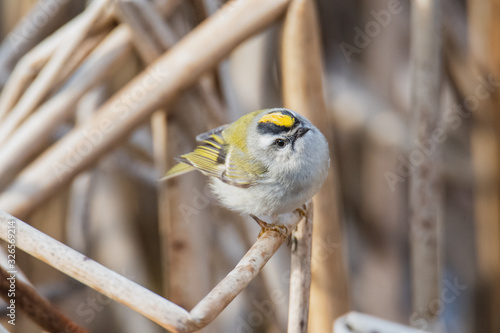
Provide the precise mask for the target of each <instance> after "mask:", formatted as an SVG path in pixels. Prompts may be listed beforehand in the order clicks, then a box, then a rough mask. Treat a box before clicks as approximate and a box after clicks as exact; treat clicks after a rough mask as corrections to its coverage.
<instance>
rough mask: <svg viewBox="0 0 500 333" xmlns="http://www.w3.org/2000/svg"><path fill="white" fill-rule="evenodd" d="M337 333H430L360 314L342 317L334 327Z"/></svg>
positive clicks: (351, 313)
mask: <svg viewBox="0 0 500 333" xmlns="http://www.w3.org/2000/svg"><path fill="white" fill-rule="evenodd" d="M334 332H335V333H351V332H356V333H372V332H382V333H389V332H398V333H428V332H427V331H422V330H418V329H415V328H412V327H408V326H405V325H401V324H398V323H393V322H390V321H388V320H384V319H381V318H377V317H374V316H370V315H367V314H364V313H359V312H349V313H348V314H346V315H344V316H342V317H340V318H339V319H338V320H337V321H336V322H335V325H334Z"/></svg>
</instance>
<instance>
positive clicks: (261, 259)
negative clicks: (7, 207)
mask: <svg viewBox="0 0 500 333" xmlns="http://www.w3.org/2000/svg"><path fill="white" fill-rule="evenodd" d="M308 209H309V208H308ZM300 221H301V217H300V216H299V214H296V213H289V214H284V215H280V216H279V217H278V218H277V221H276V223H279V224H282V225H285V226H286V227H287V228H288V230H289V231H291V230H293V229H295V228H296V226H297V224H298V223H299V222H300ZM10 227H13V228H15V230H16V238H15V243H16V247H17V248H19V249H21V250H23V251H25V252H27V253H28V254H30V255H32V256H34V257H35V258H38V259H39V260H41V261H43V262H45V263H47V264H49V265H50V266H52V267H54V268H56V269H58V270H60V271H61V272H63V273H65V274H67V275H68V276H71V277H72V278H74V279H76V280H78V281H80V282H82V283H83V284H86V285H87V286H89V287H91V288H93V289H95V290H97V291H99V292H100V293H102V294H104V295H106V296H108V297H110V298H111V299H113V300H115V301H117V302H120V303H122V304H124V305H126V306H128V307H130V308H131V309H133V310H135V311H137V312H139V313H141V314H143V315H144V316H146V317H147V318H149V319H151V320H152V321H154V322H156V323H158V324H159V325H161V326H162V327H164V328H166V329H169V330H171V331H173V332H193V331H195V330H198V329H200V328H202V327H204V326H206V325H208V324H209V323H210V322H211V321H212V320H214V319H215V317H217V315H218V314H219V313H220V312H221V311H222V310H224V308H225V307H226V306H227V305H228V304H229V303H230V302H231V301H232V300H233V299H234V298H235V297H236V296H237V295H238V294H239V293H240V292H241V291H242V290H243V289H244V288H245V287H246V286H248V284H249V283H250V282H251V281H252V279H253V278H255V276H256V275H257V274H258V273H259V272H260V270H261V269H262V268H263V266H264V265H265V264H266V263H267V261H268V260H269V259H270V258H271V257H272V256H273V255H274V253H275V252H276V251H277V250H278V248H279V247H280V246H281V245H282V244H283V242H284V240H285V237H283V236H282V235H280V234H279V233H277V232H276V231H272V230H270V231H266V232H265V233H264V234H262V235H261V237H259V238H258V239H257V241H256V242H255V244H254V245H253V246H252V247H251V248H250V249H249V250H248V252H247V254H246V255H245V256H244V257H243V258H242V259H241V260H240V262H239V263H238V264H237V265H236V267H235V268H234V269H233V270H232V271H231V272H230V273H229V274H228V275H227V276H226V277H225V278H224V279H223V280H222V281H221V282H220V283H219V284H218V285H217V286H216V287H215V288H214V289H213V290H212V291H211V292H210V293H209V294H208V295H207V296H206V297H205V298H203V299H202V300H201V301H200V302H199V303H198V304H197V305H196V306H195V307H194V308H193V309H192V311H191V312H190V313H188V312H187V311H186V310H184V309H182V308H181V307H179V306H177V305H175V304H174V303H172V302H170V301H168V300H166V299H164V298H162V297H160V296H158V295H157V294H155V293H153V292H151V291H150V290H148V289H146V288H144V287H142V286H140V285H138V284H136V283H135V282H133V281H130V280H128V279H126V278H125V277H123V276H121V275H119V274H117V273H115V272H113V271H111V270H109V269H107V268H106V267H104V266H102V265H101V264H99V263H97V262H95V261H93V260H92V259H90V258H88V257H86V256H84V255H82V254H80V253H78V252H77V251H75V250H73V249H71V248H69V247H68V246H66V245H64V244H62V243H60V242H59V241H57V240H55V239H53V238H51V237H49V236H48V235H46V234H44V233H42V232H40V231H38V230H37V229H35V228H33V227H31V226H30V225H28V224H26V223H24V222H23V221H21V220H19V219H16V218H15V217H13V216H11V215H9V214H7V213H5V212H3V211H0V238H2V239H4V240H8V239H9V238H8V229H9V228H10Z"/></svg>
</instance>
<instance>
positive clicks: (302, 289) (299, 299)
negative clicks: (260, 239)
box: [287, 207, 313, 333]
mask: <svg viewBox="0 0 500 333" xmlns="http://www.w3.org/2000/svg"><path fill="white" fill-rule="evenodd" d="M306 214H307V216H306V218H305V219H304V220H303V221H302V223H299V224H298V226H297V230H296V231H294V232H293V233H292V261H291V273H290V304H289V305H288V330H287V333H306V332H307V327H308V322H309V298H310V289H311V251H312V233H313V224H312V221H313V209H312V207H309V209H308V210H307V211H306Z"/></svg>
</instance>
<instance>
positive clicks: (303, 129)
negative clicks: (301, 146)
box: [295, 127, 310, 138]
mask: <svg viewBox="0 0 500 333" xmlns="http://www.w3.org/2000/svg"><path fill="white" fill-rule="evenodd" d="M309 130H310V128H309V127H301V128H299V129H298V130H297V132H295V137H296V138H301V137H303V136H304V135H305V134H306V133H307V132H309Z"/></svg>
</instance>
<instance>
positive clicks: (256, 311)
mask: <svg viewBox="0 0 500 333" xmlns="http://www.w3.org/2000/svg"><path fill="white" fill-rule="evenodd" d="M240 1H241V0H239V1H234V2H232V3H227V4H226V6H232V7H234V8H233V9H234V10H235V11H237V10H238V6H239V2H240ZM273 1H274V0H273ZM273 1H269V3H272V2H273ZM241 2H244V1H241ZM246 2H247V3H248V1H246ZM274 2H281V3H283V4H284V5H283V6H282V8H281V9H280V10H275V11H274V12H273V13H274V14H269V15H268V16H266V17H265V18H263V19H262V22H266V23H267V22H269V23H270V24H267V25H265V24H264V23H262V26H264V25H265V26H266V28H265V29H262V28H259V29H258V30H259V32H258V33H257V34H255V35H251V36H249V37H248V38H244V39H245V40H244V42H243V43H241V44H240V45H238V46H237V47H236V48H234V49H231V48H230V47H221V51H217V52H219V53H217V55H214V56H212V55H206V54H205V48H207V45H208V48H209V46H210V45H211V44H213V43H219V42H220V43H223V42H224V41H221V40H223V39H224V38H226V39H227V40H228V43H232V39H231V38H232V37H231V35H230V33H231V30H238V25H237V24H236V25H228V26H227V30H228V33H227V35H226V34H224V33H221V34H220V35H218V34H217V35H216V34H214V35H210V38H207V39H206V40H203V41H201V40H200V41H198V42H199V45H198V46H197V49H196V48H192V49H191V50H197V51H196V52H192V53H185V54H177V58H176V59H177V61H178V65H179V67H182V66H184V63H183V61H184V58H183V57H185V59H186V60H185V61H186V62H189V63H197V62H196V61H197V60H196V59H197V58H200V59H202V60H200V63H202V62H204V63H202V64H201V65H200V66H199V67H196V68H195V69H194V70H193V72H192V73H191V72H190V71H189V70H186V72H185V73H184V74H182V76H181V79H179V80H182V82H181V83H179V84H176V83H175V82H174V83H172V87H173V88H172V89H170V90H168V94H165V95H162V94H159V95H157V96H156V95H155V96H151V97H149V96H150V95H148V88H147V87H148V84H149V85H152V86H153V87H154V86H155V84H157V83H156V82H155V80H158V81H162V82H163V81H168V80H170V79H169V77H170V76H169V75H170V74H171V73H173V72H175V71H176V68H172V69H170V68H155V67H150V69H148V71H149V72H151V73H152V74H151V75H152V77H153V79H152V80H153V81H152V82H143V86H145V87H146V89H143V90H140V89H136V90H128V92H132V94H129V95H123V96H121V97H120V95H119V94H120V93H121V92H123V91H126V89H129V87H132V88H133V87H134V85H137V84H138V83H140V80H141V78H142V77H139V79H137V78H136V77H137V76H138V75H139V73H141V72H143V71H144V70H145V69H146V67H147V66H148V65H150V64H155V61H156V60H157V59H158V58H159V57H161V56H162V55H164V54H166V53H168V52H169V50H170V48H172V47H173V48H175V47H176V46H177V44H178V43H180V44H182V43H183V42H184V40H183V38H184V37H185V36H187V35H189V34H190V33H191V31H193V29H195V28H197V27H198V28H197V29H202V28H203V24H202V22H203V21H204V20H205V19H206V18H207V17H208V16H211V15H212V16H214V17H213V18H214V19H218V20H224V19H226V17H225V16H224V15H221V14H219V13H218V12H217V10H218V8H219V7H221V6H223V5H224V3H225V2H224V1H219V0H188V1H187V0H184V1H174V0H154V1H148V0H123V1H118V2H116V1H109V2H108V1H102V2H101V4H100V5H99V4H98V3H97V1H94V2H93V4H92V5H89V3H90V2H89V3H87V2H85V1H77V0H71V1H68V0H40V1H35V0H16V1H14V0H0V36H1V37H2V43H1V45H0V93H1V94H0V189H1V190H2V193H1V194H0V209H2V210H5V211H6V212H8V213H10V214H12V215H14V216H16V217H19V218H22V219H24V221H26V222H29V223H30V224H31V225H32V226H34V227H35V228H37V229H39V230H41V231H43V232H44V233H46V234H48V235H50V236H51V237H54V238H56V239H58V240H60V241H61V242H63V243H65V244H67V245H69V246H70V247H72V248H74V249H75V250H77V251H80V252H81V253H84V254H85V255H87V256H89V257H90V258H92V259H94V260H96V261H98V262H100V263H102V264H103V265H104V266H106V267H109V268H111V269H113V270H114V271H116V272H117V273H119V274H122V275H123V276H125V277H127V278H129V279H132V280H134V281H136V282H138V283H139V284H141V285H143V286H145V287H147V288H148V289H150V290H153V291H154V292H156V293H158V294H160V295H162V296H165V297H166V298H167V299H169V300H171V301H173V302H175V303H176V304H178V305H180V306H182V307H184V308H186V309H188V310H190V309H191V308H192V307H193V306H194V305H196V303H197V302H198V301H199V300H200V299H202V298H203V297H204V296H205V295H206V294H207V293H208V292H209V291H210V290H211V289H212V288H213V287H214V286H215V285H216V284H217V283H218V282H219V281H220V280H221V279H222V278H224V276H226V274H227V273H228V272H229V271H230V270H231V269H232V268H233V267H234V266H235V264H236V263H237V262H238V261H239V260H240V259H241V257H242V256H243V255H244V254H245V252H246V251H247V250H248V248H249V247H250V246H251V244H253V242H254V241H255V237H256V235H257V234H258V227H257V225H256V224H255V223H254V222H252V221H251V220H248V219H247V218H243V217H240V216H238V215H236V214H233V213H231V212H229V211H227V210H225V209H223V208H220V207H218V206H217V203H216V201H215V200H214V198H213V197H211V196H210V194H209V191H208V188H207V186H206V179H205V178H204V177H203V176H201V175H199V174H197V173H192V174H189V175H185V176H182V177H181V178H178V179H175V180H173V181H171V182H168V183H158V181H157V180H158V179H159V177H161V175H162V174H163V173H164V172H165V170H166V169H168V168H169V167H170V166H172V165H173V163H174V160H173V157H175V156H177V155H178V154H180V153H184V152H187V151H188V150H190V149H192V148H193V147H194V145H195V141H194V138H195V136H196V135H197V134H199V133H201V132H204V131H207V130H209V129H211V128H213V127H216V126H219V125H221V124H224V123H227V122H230V121H234V120H235V119H237V118H238V117H240V116H241V115H243V114H245V113H247V112H250V111H253V110H256V109H261V108H268V107H279V106H282V105H285V106H287V104H291V105H293V102H290V100H291V99H293V96H288V97H287V95H286V94H285V100H284V99H283V97H282V96H283V94H284V93H283V90H282V88H283V86H284V84H285V83H286V80H287V79H289V78H290V79H292V80H293V78H294V76H295V75H299V74H298V72H295V71H294V69H293V66H286V65H285V64H284V62H285V63H286V61H285V60H286V58H287V57H288V56H293V55H291V54H286V53H283V52H282V51H283V50H286V47H285V44H286V42H287V41H286V40H283V38H285V39H286V38H288V39H293V35H290V34H289V35H288V37H286V34H284V33H283V22H284V18H285V16H284V14H285V10H286V8H285V3H288V2H289V1H285V0H279V1H274ZM292 2H294V1H292ZM296 2H300V1H296ZM306 2H308V3H310V2H311V1H306ZM312 3H314V4H315V6H316V8H317V13H318V21H319V28H320V29H319V30H318V34H319V36H318V35H316V36H317V37H319V38H320V46H321V48H322V57H323V64H322V67H318V68H322V71H323V75H322V77H323V86H322V85H321V83H320V84H319V85H316V86H315V88H314V89H316V92H319V95H318V96H320V97H319V98H321V91H322V92H323V94H324V101H325V103H326V105H323V106H321V105H319V106H318V107H317V108H318V109H321V108H323V107H324V108H325V110H326V112H324V113H321V112H320V111H318V109H316V107H315V109H314V110H307V116H308V117H310V118H311V119H313V121H314V122H315V123H316V124H317V125H320V126H322V127H321V128H322V129H323V131H325V130H326V131H331V133H330V134H331V137H332V138H333V142H334V144H333V145H332V147H331V148H332V164H333V168H332V169H333V170H332V172H333V173H332V176H331V177H333V178H331V179H329V181H328V183H327V185H325V186H327V187H326V188H327V189H326V190H325V191H323V192H324V193H323V192H322V193H323V194H321V195H322V196H323V198H327V199H323V201H322V203H321V204H316V208H315V209H316V210H315V216H318V219H322V221H323V222H318V226H317V228H319V229H316V225H315V229H316V230H317V231H315V234H314V238H313V254H312V274H313V282H312V290H311V292H312V296H311V297H312V298H311V309H310V312H311V315H310V322H309V327H310V330H309V331H310V332H312V333H320V332H331V330H332V321H333V319H335V318H337V317H338V316H340V315H342V314H344V313H345V312H347V311H349V310H356V311H360V312H364V313H368V314H373V315H376V316H379V317H381V318H384V319H389V320H393V321H396V322H400V323H404V324H407V325H412V326H416V327H418V328H422V329H426V330H429V331H432V332H453V333H469V332H484V333H490V332H491V333H493V332H500V316H499V315H498V314H499V313H500V276H499V275H500V271H499V269H500V247H499V245H500V240H499V237H500V228H499V222H500V211H499V200H500V197H499V186H500V178H499V175H498V170H499V168H498V162H499V159H500V155H499V153H500V143H499V138H498V136H499V135H500V131H499V125H500V117H499V115H498V112H497V111H498V110H499V106H500V104H499V103H500V98H499V92H498V88H499V86H500V42H499V41H498V37H497V34H496V33H497V32H498V31H500V30H499V29H498V28H500V23H499V22H500V21H499V20H498V18H499V17H500V1H499V0H483V1H479V0H468V1H465V0H463V1H452V0H442V1H436V0H435V1H424V0H414V1H409V0H402V1H397V0H370V1H368V0H365V1H362V0H358V1H331V0H317V1H312ZM259 8H260V7H258V5H256V7H255V8H254V9H252V11H248V12H247V15H248V17H251V16H252V15H255V16H258V15H260V13H261V11H259V10H260V9H259ZM229 9H231V8H230V7H229ZM262 11H263V10H262ZM227 12H228V13H229V14H231V11H229V10H228V11H227ZM82 13H83V14H82ZM229 14H228V15H229ZM217 15H219V17H217ZM266 15H267V14H266ZM263 16H264V15H263ZM306 16H307V15H306ZM313 16H314V15H313ZM246 17H247V16H243V17H242V18H241V21H242V22H244V21H245V18H246ZM303 19H304V18H303ZM309 19H311V18H310V17H309ZM311 20H312V21H311V22H312V23H311V22H308V23H307V24H314V17H312V19H311ZM200 24H201V28H200ZM232 24H235V23H232ZM242 24H243V23H242ZM433 29H434V30H433ZM242 34H243V35H244V34H245V33H244V32H242ZM248 34H250V33H248ZM185 44H186V45H187V43H185ZM312 44H314V43H312ZM299 46H300V45H299ZM313 46H314V45H313ZM302 50H303V51H304V50H305V52H304V54H305V57H306V58H307V54H308V52H311V58H312V59H315V58H314V57H315V56H316V54H315V52H317V50H316V49H315V47H311V44H308V43H307V39H304V45H303V48H302ZM229 51H230V52H229ZM207 52H208V51H207ZM210 52H211V51H210ZM214 52H215V51H214ZM226 53H227V55H226ZM219 58H223V60H222V61H219ZM316 65H317V64H316ZM153 66H154V65H153ZM203 66H205V67H206V68H207V70H204V69H203V70H201V69H200V68H205V67H203ZM314 68H316V67H314ZM283 71H287V72H286V73H284V72H283ZM301 73H302V74H301V75H302V76H307V71H306V72H304V71H302V72H301ZM304 73H305V74H304ZM174 74H175V73H174ZM311 75H312V76H313V73H311ZM134 78H136V79H135V81H134ZM174 78H176V77H175V76H174ZM172 80H174V79H172ZM124 87H125V88H124ZM122 88H123V89H122ZM130 89H131V88H130ZM165 89H167V88H165ZM314 89H313V90H314ZM112 96H113V97H112ZM145 96H148V97H145ZM149 99H151V101H150V100H149ZM320 104H321V103H320ZM143 105H144V109H148V110H149V111H147V112H144V113H141V115H138V114H137V115H136V114H134V115H133V116H130V117H128V118H127V119H126V120H125V121H126V123H124V125H123V126H122V124H118V125H116V126H117V127H119V128H120V133H121V134H119V135H118V134H117V131H114V132H113V131H112V130H110V131H109V133H108V132H107V131H106V130H105V129H104V130H102V133H92V132H88V133H87V134H86V137H87V139H88V140H87V142H90V143H95V142H98V143H97V144H95V146H93V145H92V144H90V146H89V147H87V146H85V145H78V143H79V142H81V141H78V137H76V136H70V134H71V133H73V132H72V130H73V128H75V127H76V126H90V125H88V124H90V123H91V122H92V119H96V117H95V116H96V113H99V112H104V111H106V112H107V111H109V110H111V112H115V113H116V114H117V115H121V114H123V115H124V117H127V116H128V109H127V108H130V109H134V110H135V109H140V108H142V107H143ZM309 105H310V104H309ZM113 107H115V108H114V109H113ZM153 108H154V110H153ZM101 110H103V111H101ZM97 116H99V115H98V114H97ZM120 119H121V118H120ZM117 121H118V118H117ZM96 126H97V125H96ZM103 126H104V127H106V128H114V126H115V124H114V123H108V124H104V125H103ZM82 128H83V127H82ZM86 128H92V127H86ZM96 128H98V127H96ZM108 134H109V135H108ZM93 140H94V141H93ZM101 142H104V143H103V144H102V145H101ZM54 147H55V148H54ZM100 147H102V148H100ZM56 150H57V152H58V153H59V154H57V153H54V152H55V151H56ZM72 151H76V153H75V154H70V153H69V152H72ZM318 202H319V201H318ZM315 222H316V221H315ZM318 230H319V231H318ZM341 240H342V241H341ZM289 263H290V247H287V246H283V247H282V248H280V250H279V251H278V252H277V253H276V255H274V257H273V258H272V259H271V260H270V261H269V263H268V264H267V265H266V267H265V268H264V269H263V271H262V272H261V274H260V275H258V276H257V278H256V279H255V280H254V281H252V282H251V284H250V285H249V286H248V288H247V289H245V290H244V292H243V293H242V294H240V295H239V296H238V297H237V298H236V299H235V300H234V301H233V302H232V303H231V304H230V305H229V306H228V307H227V308H226V309H225V310H224V311H223V312H222V313H221V314H220V316H219V317H218V318H217V319H216V320H215V321H214V322H213V323H212V324H210V325H209V326H207V327H206V328H204V329H203V330H202V331H203V332H238V333H239V332H245V333H246V332H284V331H285V330H286V323H287V315H288V314H287V312H288V298H289V296H288V288H289V275H290V264H289ZM17 264H18V267H19V268H21V269H22V270H23V272H24V273H25V275H26V276H27V277H28V279H29V280H30V282H31V283H32V284H33V285H34V286H35V287H36V289H37V290H38V292H39V293H40V294H41V295H43V296H45V297H46V298H47V299H48V300H50V302H51V303H52V304H54V306H55V307H57V308H59V309H61V310H62V312H63V313H64V314H66V315H67V316H68V317H69V318H71V319H72V320H74V321H75V322H76V323H77V324H79V325H81V326H83V327H85V328H87V329H88V330H89V331H91V332H161V331H163V329H162V328H160V327H159V326H158V325H156V324H154V323H152V322H151V321H149V320H148V319H146V318H144V317H143V316H142V315H140V314H137V313H136V312H134V311H132V310H130V309H128V308H127V307H125V306H123V305H120V304H118V303H115V302H113V301H110V300H108V299H107V298H105V297H102V296H100V295H99V294H98V293H97V292H96V291H94V290H92V289H90V288H87V287H85V286H83V285H81V284H79V283H78V282H75V280H73V279H71V278H69V277H67V276H66V275H64V274H62V273H60V272H59V271H57V270H55V269H53V268H51V267H50V266H48V265H46V264H44V263H41V262H40V261H38V260H37V259H34V258H33V257H31V256H29V255H26V254H24V253H22V251H18V252H17ZM4 308H5V307H4V306H2V307H0V310H1V311H4V312H3V313H2V314H1V315H0V318H1V319H2V321H1V322H2V323H3V325H4V326H5V327H6V328H7V329H9V331H11V332H40V331H41V329H40V328H38V326H37V325H36V324H35V323H33V321H31V320H30V319H29V318H28V317H27V316H26V315H23V314H22V313H21V312H19V313H18V316H17V322H16V326H15V327H13V326H10V325H8V324H7V317H6V316H5V315H6V311H5V310H3V309H4Z"/></svg>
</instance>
